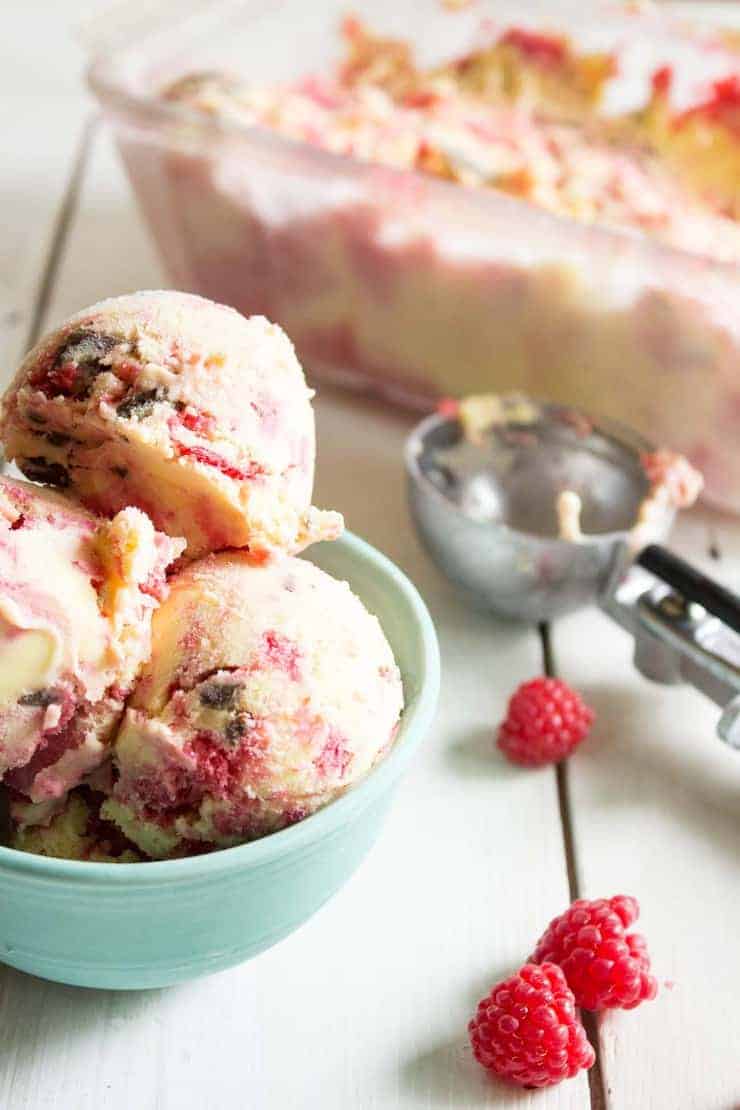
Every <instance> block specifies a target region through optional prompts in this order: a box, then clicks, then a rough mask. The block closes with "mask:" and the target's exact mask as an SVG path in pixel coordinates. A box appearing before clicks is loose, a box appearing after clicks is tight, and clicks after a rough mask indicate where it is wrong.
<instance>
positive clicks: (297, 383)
mask: <svg viewBox="0 0 740 1110" xmlns="http://www.w3.org/2000/svg"><path fill="white" fill-rule="evenodd" d="M311 396H312V394H311V392H310V390H309V389H308V388H307V386H306V383H305V379H304V376H303V371H302V369H301V366H300V364H299V362H298V360H297V358H296V356H295V352H294V350H293V346H292V344H291V343H290V341H289V339H288V338H287V337H286V335H285V334H284V333H283V332H282V331H281V329H280V328H279V327H277V326H276V325H275V324H271V323H269V321H267V320H266V319H264V317H251V318H250V319H246V318H245V317H244V316H242V315H240V314H239V313H238V312H236V311H235V310H234V309H230V308H226V307H224V306H222V305H217V304H214V303H212V302H211V301H207V300H204V299H203V298H201V297H195V296H191V295H188V294H185V293H175V292H149V293H135V294H131V295H129V296H123V297H117V298H112V299H110V300H107V301H102V302H101V303H100V304H97V305H94V306H93V307H92V308H88V309H85V310H84V311H82V312H80V313H78V314H77V315H76V316H74V317H72V319H70V320H67V321H66V322H65V323H64V324H62V326H61V327H60V328H58V329H57V330H56V331H54V332H52V333H51V334H50V335H48V336H47V337H46V338H45V339H43V340H42V341H41V342H40V343H39V344H38V345H37V346H36V347H35V348H34V349H33V350H32V351H31V352H30V354H29V355H28V356H27V358H26V359H25V361H24V362H23V364H22V366H21V368H20V370H19V371H18V374H17V375H16V377H15V380H14V382H13V383H12V385H11V386H10V388H9V390H8V392H7V394H6V396H5V399H4V404H3V412H2V421H1V425H0V434H1V435H2V437H3V440H4V443H5V447H6V453H7V456H8V457H9V458H10V459H13V460H14V461H15V462H16V464H17V465H18V466H19V467H20V469H21V470H22V471H23V472H24V473H25V474H26V475H27V477H29V478H31V479H33V480H36V481H40V482H43V483H46V484H49V485H54V486H57V487H59V488H62V489H67V488H68V489H70V490H72V491H74V492H76V493H77V494H78V495H79V497H80V498H81V499H82V501H83V502H84V503H85V505H87V506H88V507H89V508H90V509H92V510H93V511H97V512H102V513H106V514H111V513H115V512H117V511H118V510H119V509H122V508H125V507H126V506H129V505H135V506H138V507H139V508H140V509H143V510H144V511H145V512H146V513H147V514H148V515H149V517H150V518H151V520H152V521H153V522H154V524H155V526H156V527H157V528H160V529H161V530H162V531H164V532H166V533H167V534H168V535H170V536H184V537H185V538H186V540H187V543H188V548H187V557H188V558H196V557H197V556H199V555H202V554H204V553H206V552H209V551H214V550H219V549H222V548H227V547H238V548H248V549H249V551H250V553H251V554H252V556H253V557H255V558H257V559H259V558H264V557H266V556H267V555H269V554H270V553H271V552H273V551H275V550H287V551H297V550H300V549H301V548H302V547H304V546H306V545H307V544H308V543H310V542H312V541H313V540H316V539H328V538H333V537H335V536H336V535H338V534H339V532H340V531H341V527H342V521H341V517H340V516H339V514H337V513H319V512H318V511H317V510H315V509H313V508H311V494H312V488H313V471H314V457H315V433H314V418H313V411H312V408H311Z"/></svg>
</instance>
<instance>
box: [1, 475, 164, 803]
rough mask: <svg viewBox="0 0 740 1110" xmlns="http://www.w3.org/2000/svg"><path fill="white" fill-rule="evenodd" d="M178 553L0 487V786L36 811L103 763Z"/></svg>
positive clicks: (24, 486)
mask: <svg viewBox="0 0 740 1110" xmlns="http://www.w3.org/2000/svg"><path fill="white" fill-rule="evenodd" d="M184 546H185V545H184V542H183V541H182V540H175V539H171V538H169V537H167V536H164V535H162V534H161V533H158V532H156V531H155V530H154V527H153V525H152V523H151V521H150V520H149V519H148V518H147V517H146V516H145V514H144V513H142V512H141V511H140V510H138V509H134V508H128V509H124V510H123V511H121V512H119V513H118V514H117V515H116V516H115V517H114V518H113V519H112V520H110V521H108V520H102V519H100V518H98V517H96V516H93V515H92V514H91V513H89V512H87V511H86V510H85V509H83V508H82V507H81V506H80V505H79V503H78V502H77V501H75V500H73V499H72V498H69V497H65V496H62V495H60V494H58V493H55V492H53V491H49V490H45V489H41V488H39V487H38V486H33V485H30V484H28V483H26V482H17V481H13V480H12V479H9V478H0V779H2V778H3V777H4V781H5V782H6V783H8V784H9V785H11V786H12V787H13V788H14V789H15V790H18V791H20V792H22V793H23V794H25V795H27V796H28V797H30V798H31V799H32V800H33V801H39V802H40V801H43V800H45V799H46V800H48V799H52V798H58V797H60V796H61V795H62V794H63V793H64V792H65V791H66V790H68V789H69V788H70V787H72V786H74V785H75V784H76V783H78V782H79V781H80V780H81V779H82V778H83V777H84V775H86V774H87V773H89V772H90V771H91V770H92V769H93V768H95V767H96V766H97V765H98V764H99V763H100V762H101V760H102V759H103V758H104V757H105V755H106V754H107V750H108V743H109V741H110V738H111V734H112V733H113V731H114V729H115V726H116V724H117V723H118V720H119V718H120V716H121V713H122V711H123V705H124V700H125V698H126V695H127V694H128V692H129V690H130V688H131V684H132V683H133V681H134V679H135V678H136V675H137V673H138V671H139V668H140V666H141V664H142V663H143V662H144V660H145V659H146V658H147V657H148V654H149V646H150V628H151V616H152V613H153V612H154V610H155V609H156V608H157V606H158V605H159V603H160V601H161V600H162V598H163V597H164V596H165V594H166V590H167V586H166V581H165V571H166V568H167V566H168V565H169V564H170V563H171V562H172V561H173V560H174V559H176V558H177V556H178V555H179V554H180V553H181V552H182V550H183V548H184Z"/></svg>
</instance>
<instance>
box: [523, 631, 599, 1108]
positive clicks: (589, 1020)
mask: <svg viewBox="0 0 740 1110" xmlns="http://www.w3.org/2000/svg"><path fill="white" fill-rule="evenodd" d="M539 634H540V644H541V647H542V668H543V670H544V672H545V674H546V675H550V676H551V677H555V676H557V664H556V661H555V650H554V647H553V637H552V626H551V625H550V624H549V623H543V624H540V625H539ZM555 781H556V783H557V791H558V811H559V813H560V828H561V830H562V835H563V853H564V855H565V867H566V871H567V874H568V892H569V894H570V900H571V902H574V901H575V900H576V898H580V897H581V889H580V881H579V877H578V857H577V854H576V846H575V840H574V836H573V819H572V814H571V804H570V783H569V781H568V761H567V760H564V761H563V762H562V763H558V764H556V766H555ZM581 1020H582V1022H583V1026H584V1028H585V1030H586V1033H587V1035H588V1039H589V1041H590V1042H591V1044H592V1045H593V1048H594V1052H595V1053H596V1060H595V1063H594V1066H593V1067H592V1068H591V1070H590V1071H589V1073H588V1092H589V1097H590V1100H591V1110H606V1106H607V1101H606V1089H605V1086H604V1075H603V1072H602V1068H601V1044H600V1039H599V1024H598V1018H597V1017H596V1014H589V1013H585V1012H584V1013H582V1014H581Z"/></svg>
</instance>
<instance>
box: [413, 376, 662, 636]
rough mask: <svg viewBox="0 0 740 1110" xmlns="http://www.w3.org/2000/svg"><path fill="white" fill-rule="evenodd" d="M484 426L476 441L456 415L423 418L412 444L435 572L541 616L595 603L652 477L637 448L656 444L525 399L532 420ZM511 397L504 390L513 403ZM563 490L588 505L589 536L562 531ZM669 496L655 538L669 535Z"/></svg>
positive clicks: (508, 612)
mask: <svg viewBox="0 0 740 1110" xmlns="http://www.w3.org/2000/svg"><path fill="white" fill-rule="evenodd" d="M509 400H510V401H511V404H510V406H509V407H510V410H511V415H512V419H511V420H508V419H507V420H506V421H505V422H502V423H497V424H495V425H493V426H492V427H490V428H487V429H486V431H485V433H484V434H483V435H482V436H481V437H480V438H479V440H478V441H476V442H471V441H470V440H469V439H468V438H466V436H465V434H464V431H463V427H462V425H461V424H460V422H459V421H458V420H457V419H456V418H455V417H449V416H443V415H434V416H430V417H428V418H427V419H426V420H424V421H422V423H421V424H419V425H418V426H417V427H416V429H415V430H414V431H413V432H412V434H411V436H410V437H409V439H408V441H407V445H406V468H407V474H408V486H409V501H410V506H411V512H412V515H413V518H414V521H415V523H416V526H417V528H418V530H419V533H420V535H421V537H422V540H423V542H424V544H425V546H426V547H427V549H428V551H429V553H430V555H431V556H432V558H433V560H434V561H435V563H436V564H437V566H438V567H439V568H440V570H441V571H442V572H443V573H444V574H445V575H446V576H447V577H448V578H449V579H450V580H451V581H452V582H453V583H454V584H455V585H456V586H457V587H458V589H460V590H461V591H462V592H463V594H464V595H465V596H466V597H467V599H468V600H469V601H470V602H471V603H472V604H474V605H475V606H477V607H479V608H486V609H490V610H492V611H493V612H495V613H497V614H498V615H499V616H503V617H507V618H510V619H516V620H525V621H536V622H539V621H546V620H551V619H552V618H554V617H560V616H563V615H564V614H566V613H571V612H573V611H574V610H576V609H580V608H581V607H582V606H584V605H588V604H591V603H593V602H594V601H595V600H596V598H597V597H598V596H600V595H601V594H602V593H603V591H604V590H605V588H606V586H607V583H608V581H609V577H610V575H611V573H612V571H613V567H614V561H615V558H616V556H617V552H618V550H619V549H620V548H621V547H622V546H623V545H624V544H625V543H626V541H627V540H628V537H629V533H630V530H631V529H632V527H633V526H634V524H635V522H636V520H637V516H638V512H639V508H640V505H641V504H642V502H643V501H644V499H645V498H646V496H647V494H648V492H649V482H648V479H647V477H646V476H645V473H644V470H643V468H642V465H641V463H640V455H641V453H642V452H644V451H648V450H649V449H650V447H649V444H647V443H646V442H645V441H644V440H642V439H641V438H640V437H639V436H637V435H636V434H635V433H633V432H631V431H629V430H628V429H626V428H623V427H621V426H619V425H617V424H614V423H611V422H609V421H606V420H599V421H594V420H592V419H591V418H589V417H586V416H585V415H584V414H582V413H578V412H575V411H574V410H573V409H567V408H564V407H562V406H560V405H553V404H545V403H542V402H537V401H527V408H528V409H529V410H530V412H528V414H527V419H526V422H521V421H520V420H518V419H517V417H519V416H520V412H521V403H520V400H521V399H520V398H511V399H509ZM506 401H507V398H503V399H502V402H503V406H504V411H506ZM564 490H570V491H573V492H574V493H576V494H577V495H578V497H579V498H580V500H581V503H582V512H581V519H580V523H581V529H582V533H583V534H582V536H581V537H579V539H578V541H577V542H573V541H572V540H567V539H562V538H561V537H560V531H559V522H558V516H557V512H556V504H557V501H558V497H559V495H560V494H561V493H562V492H563V491H564ZM673 517H674V513H673V511H672V510H671V509H669V508H668V507H667V506H666V508H665V511H664V512H662V513H661V515H660V516H659V517H658V518H657V519H656V520H655V525H654V527H653V528H652V537H653V538H654V539H655V540H661V541H662V540H663V539H665V537H666V536H667V535H668V532H669V531H670V527H671V524H672V523H673Z"/></svg>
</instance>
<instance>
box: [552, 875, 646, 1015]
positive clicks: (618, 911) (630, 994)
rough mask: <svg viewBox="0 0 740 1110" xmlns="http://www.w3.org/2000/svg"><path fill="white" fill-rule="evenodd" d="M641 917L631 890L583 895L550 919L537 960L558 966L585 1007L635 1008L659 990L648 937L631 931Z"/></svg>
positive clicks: (588, 1008)
mask: <svg viewBox="0 0 740 1110" xmlns="http://www.w3.org/2000/svg"><path fill="white" fill-rule="evenodd" d="M639 915H640V907H639V905H638V903H637V899H636V898H629V897H628V896H627V895H626V894H618V895H617V896H616V897H615V898H597V899H596V900H595V901H593V902H589V901H587V900H586V899H585V898H579V899H578V901H577V902H574V903H573V905H572V906H571V907H570V909H567V910H566V911H565V913H561V914H560V916H559V917H556V918H555V919H554V920H553V921H551V922H550V924H549V926H548V928H547V930H546V931H545V932H544V933H543V935H542V936H541V937H540V939H539V941H538V943H537V947H536V948H535V950H534V955H533V956H532V957H531V958H532V961H533V962H534V963H542V962H543V961H548V962H552V963H555V964H558V966H559V967H561V968H562V969H563V973H564V974H565V978H566V979H567V980H568V986H569V987H570V989H571V990H572V991H573V994H574V996H575V1000H576V1002H577V1003H578V1005H579V1006H582V1007H583V1009H584V1010H607V1009H614V1008H620V1009H622V1010H632V1009H634V1007H635V1006H639V1005H640V1003H641V1002H645V1001H647V1000H648V999H651V998H655V996H656V994H657V993H658V981H657V979H656V978H655V976H653V975H651V974H650V956H649V955H648V950H647V944H646V942H645V938H644V937H643V936H642V935H641V934H640V933H628V932H627V929H628V928H629V926H630V925H632V924H633V922H635V921H636V920H637V918H638V917H639Z"/></svg>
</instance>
